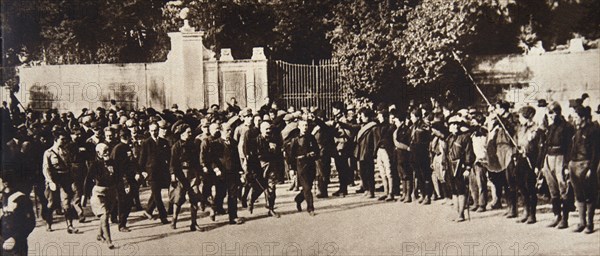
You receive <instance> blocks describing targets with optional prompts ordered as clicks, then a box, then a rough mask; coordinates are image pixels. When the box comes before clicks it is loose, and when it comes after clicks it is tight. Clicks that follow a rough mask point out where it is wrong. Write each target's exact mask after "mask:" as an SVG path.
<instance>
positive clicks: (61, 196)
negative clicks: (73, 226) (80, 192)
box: [45, 173, 77, 225]
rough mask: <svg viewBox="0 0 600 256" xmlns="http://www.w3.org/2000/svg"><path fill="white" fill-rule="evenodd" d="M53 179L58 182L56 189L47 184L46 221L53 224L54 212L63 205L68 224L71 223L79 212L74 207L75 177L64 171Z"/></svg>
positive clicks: (55, 182)
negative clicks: (51, 188) (53, 189)
mask: <svg viewBox="0 0 600 256" xmlns="http://www.w3.org/2000/svg"><path fill="white" fill-rule="evenodd" d="M52 181H53V182H54V184H56V190H55V191H52V190H50V187H49V186H46V190H45V195H46V198H48V213H47V216H46V223H48V224H52V212H53V211H54V210H56V209H58V208H61V207H62V209H63V211H64V213H65V219H66V220H67V225H70V223H71V221H72V220H73V219H74V218H76V217H77V212H76V211H75V209H74V207H73V196H74V193H73V189H72V188H73V187H72V185H73V179H72V178H71V176H70V174H68V173H62V174H55V175H53V177H52Z"/></svg>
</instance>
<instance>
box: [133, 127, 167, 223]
mask: <svg viewBox="0 0 600 256" xmlns="http://www.w3.org/2000/svg"><path fill="white" fill-rule="evenodd" d="M148 128H149V132H150V138H148V139H146V140H144V141H143V142H142V146H141V151H140V159H139V165H140V167H141V168H143V169H144V170H145V172H146V173H147V174H146V175H147V176H148V183H149V185H150V191H151V193H152V194H151V195H150V199H149V200H148V209H147V210H146V211H145V212H144V215H145V216H146V218H148V219H151V218H152V212H153V211H154V208H157V209H158V213H159V216H160V220H161V222H162V223H163V224H168V223H169V221H168V220H167V211H166V210H165V205H164V204H163V201H162V197H161V194H160V191H161V189H163V188H167V187H168V186H169V157H170V151H169V145H168V142H167V141H166V140H165V139H163V138H160V137H159V136H158V129H159V128H158V124H156V123H152V124H150V125H149V127H148ZM146 175H144V176H146Z"/></svg>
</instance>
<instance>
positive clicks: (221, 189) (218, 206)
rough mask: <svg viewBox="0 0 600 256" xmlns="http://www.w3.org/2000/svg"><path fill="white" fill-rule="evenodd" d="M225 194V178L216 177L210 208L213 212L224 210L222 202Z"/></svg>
mask: <svg viewBox="0 0 600 256" xmlns="http://www.w3.org/2000/svg"><path fill="white" fill-rule="evenodd" d="M226 196H227V185H226V184H225V180H223V179H220V178H217V179H215V202H214V204H213V206H212V209H213V210H214V211H215V212H224V211H225V210H224V209H223V202H224V201H225V197H226Z"/></svg>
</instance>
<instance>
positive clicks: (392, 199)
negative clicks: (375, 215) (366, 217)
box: [385, 197, 396, 202]
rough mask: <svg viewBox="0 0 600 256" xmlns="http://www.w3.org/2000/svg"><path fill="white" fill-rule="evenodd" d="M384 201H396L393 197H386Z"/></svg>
mask: <svg viewBox="0 0 600 256" xmlns="http://www.w3.org/2000/svg"><path fill="white" fill-rule="evenodd" d="M385 201H386V202H394V201H396V199H395V198H394V197H388V198H387V199H385Z"/></svg>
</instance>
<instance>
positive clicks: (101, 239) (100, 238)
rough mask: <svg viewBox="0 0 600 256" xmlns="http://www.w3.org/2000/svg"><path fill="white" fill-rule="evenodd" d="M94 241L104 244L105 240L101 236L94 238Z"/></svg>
mask: <svg viewBox="0 0 600 256" xmlns="http://www.w3.org/2000/svg"><path fill="white" fill-rule="evenodd" d="M96 241H100V242H105V241H106V238H104V236H102V235H97V236H96Z"/></svg>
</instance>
